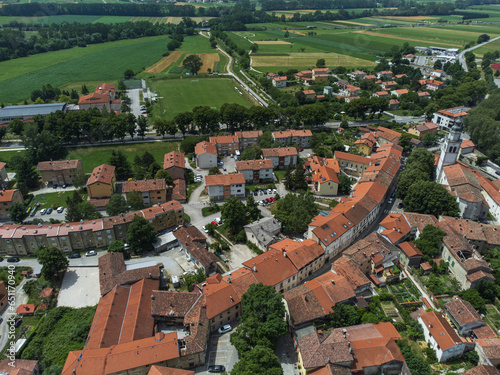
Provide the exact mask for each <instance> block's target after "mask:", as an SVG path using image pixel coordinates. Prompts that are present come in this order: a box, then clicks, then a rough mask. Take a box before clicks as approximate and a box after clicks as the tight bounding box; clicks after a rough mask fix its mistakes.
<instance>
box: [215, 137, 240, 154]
mask: <svg viewBox="0 0 500 375" xmlns="http://www.w3.org/2000/svg"><path fill="white" fill-rule="evenodd" d="M210 143H212V144H214V145H215V147H216V149H217V155H219V156H226V155H233V154H234V153H235V151H236V150H239V149H240V143H239V139H238V136H236V135H221V136H218V137H210Z"/></svg>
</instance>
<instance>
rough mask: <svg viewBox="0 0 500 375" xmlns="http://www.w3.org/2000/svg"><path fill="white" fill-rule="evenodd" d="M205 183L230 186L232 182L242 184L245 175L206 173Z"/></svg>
mask: <svg viewBox="0 0 500 375" xmlns="http://www.w3.org/2000/svg"><path fill="white" fill-rule="evenodd" d="M205 183H206V185H207V186H219V185H223V186H230V185H234V184H244V183H245V176H243V173H231V174H214V175H208V176H205Z"/></svg>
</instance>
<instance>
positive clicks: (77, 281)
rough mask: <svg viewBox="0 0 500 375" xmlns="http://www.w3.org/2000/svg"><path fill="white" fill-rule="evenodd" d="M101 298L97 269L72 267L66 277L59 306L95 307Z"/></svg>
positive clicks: (60, 293)
mask: <svg viewBox="0 0 500 375" xmlns="http://www.w3.org/2000/svg"><path fill="white" fill-rule="evenodd" d="M100 296H101V295H100V288H99V269H98V268H97V267H74V268H71V267H70V268H68V271H66V274H65V275H64V279H63V282H62V286H61V290H60V291H59V297H58V299H57V306H67V307H76V308H78V307H85V306H94V305H97V303H98V302H99V297H100Z"/></svg>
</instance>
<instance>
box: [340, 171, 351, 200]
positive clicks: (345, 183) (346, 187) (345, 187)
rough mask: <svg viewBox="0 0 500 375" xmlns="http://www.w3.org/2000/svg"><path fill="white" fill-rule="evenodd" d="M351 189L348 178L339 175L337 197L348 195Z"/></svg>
mask: <svg viewBox="0 0 500 375" xmlns="http://www.w3.org/2000/svg"><path fill="white" fill-rule="evenodd" d="M351 189H352V181H351V179H350V178H349V176H346V175H344V174H340V175H339V195H349V194H350V193H351Z"/></svg>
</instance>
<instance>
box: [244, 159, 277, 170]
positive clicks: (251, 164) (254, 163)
mask: <svg viewBox="0 0 500 375" xmlns="http://www.w3.org/2000/svg"><path fill="white" fill-rule="evenodd" d="M261 169H273V162H272V161H271V160H270V159H257V160H241V161H237V162H236V170H237V171H246V170H252V171H260V170H261Z"/></svg>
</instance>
